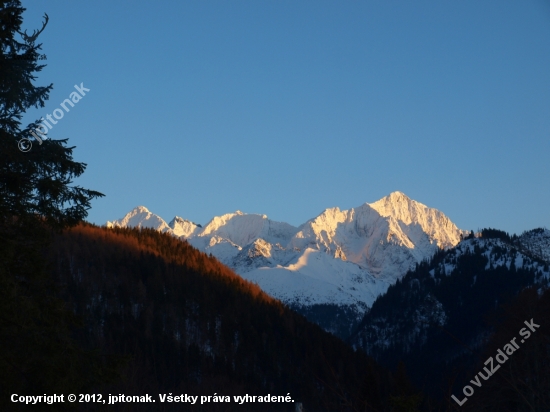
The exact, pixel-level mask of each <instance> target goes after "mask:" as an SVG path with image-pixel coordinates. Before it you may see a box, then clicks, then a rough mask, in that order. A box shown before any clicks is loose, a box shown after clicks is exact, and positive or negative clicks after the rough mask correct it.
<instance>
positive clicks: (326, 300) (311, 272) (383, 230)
mask: <svg viewBox="0 0 550 412" xmlns="http://www.w3.org/2000/svg"><path fill="white" fill-rule="evenodd" d="M107 226H108V227H148V228H155V229H157V230H159V231H161V232H166V233H171V234H172V235H174V236H177V237H180V238H183V239H186V240H187V241H188V242H189V243H190V244H192V245H193V246H195V247H196V248H198V249H199V250H202V251H204V252H206V253H212V255H214V256H216V257H217V258H218V259H219V260H220V261H221V262H222V263H224V264H226V265H227V266H229V267H231V268H232V269H234V270H235V271H236V272H237V273H239V274H240V275H241V276H242V277H243V278H245V279H248V280H250V281H252V282H255V283H257V284H258V285H259V286H260V287H261V288H262V289H263V290H264V291H265V292H267V293H268V294H270V295H271V296H274V297H276V298H278V299H280V300H282V301H283V302H286V303H288V304H290V305H292V306H293V307H294V308H295V309H297V310H299V311H302V312H303V313H305V314H308V316H310V318H311V319H313V318H315V319H317V322H319V324H321V325H323V326H324V327H325V328H326V329H327V330H330V331H333V332H334V331H335V327H334V325H335V324H336V323H342V322H343V323H345V324H346V328H345V329H349V328H350V327H353V325H354V324H355V323H356V322H357V321H358V320H359V319H360V318H361V317H362V315H363V314H364V312H365V310H366V308H367V307H369V306H370V305H371V304H372V302H374V300H375V299H376V297H377V296H379V295H380V294H381V293H383V292H385V291H386V290H387V288H388V286H389V285H391V284H393V283H394V282H395V281H396V280H397V279H399V278H401V277H402V276H403V275H404V274H405V273H406V272H407V270H409V269H410V268H412V267H414V265H416V264H417V263H419V262H421V261H422V260H423V259H427V258H429V257H431V256H432V255H433V254H434V253H435V252H436V251H438V250H440V249H446V248H449V247H453V246H454V245H456V244H457V243H458V242H459V241H460V239H461V236H463V235H464V234H465V232H464V231H462V230H460V229H458V228H457V227H456V225H454V224H453V223H452V222H451V221H450V220H449V218H447V217H446V216H445V215H444V214H443V213H441V212H440V211H438V210H436V209H432V208H429V207H427V206H425V205H423V204H421V203H419V202H416V201H414V200H412V199H410V198H408V197H407V196H406V195H404V194H403V193H401V192H394V193H391V194H390V195H389V196H387V197H385V198H383V199H380V200H379V201H377V202H375V203H372V204H368V203H365V204H363V205H361V206H359V207H357V208H352V209H349V210H340V209H339V208H331V209H326V210H325V211H324V212H322V213H321V214H320V215H318V216H317V217H315V218H313V219H311V220H309V221H307V222H305V223H304V224H302V225H300V226H299V227H294V226H291V225H289V224H287V223H283V222H275V221H272V220H270V219H268V218H267V216H265V215H256V214H245V213H242V212H240V211H237V212H235V213H229V214H226V215H223V216H217V217H214V218H213V219H212V220H211V221H210V222H209V223H208V224H206V225H205V226H204V227H201V226H199V225H197V224H195V223H192V222H190V221H187V220H185V219H182V218H179V217H175V218H174V219H173V220H172V221H171V222H170V224H166V222H165V221H164V220H163V219H162V218H160V217H159V216H157V215H154V214H153V213H151V212H149V211H148V210H147V209H146V208H144V207H142V206H140V207H138V208H136V209H134V210H132V211H131V212H130V213H128V214H127V215H126V216H125V217H124V218H122V219H120V220H117V221H114V222H108V223H107ZM316 307H322V308H323V309H322V312H323V313H324V315H323V316H318V315H319V314H317V315H313V313H314V312H315V308H316ZM327 308H332V309H330V310H328V309H327ZM342 311H344V312H345V313H347V314H348V315H347V316H344V317H342V316H341V313H342ZM330 313H332V314H330ZM338 313H340V314H338ZM322 319H325V320H324V321H323V320H322ZM335 322H336V323H335ZM331 325H332V326H331ZM336 329H338V327H336ZM339 336H343V337H345V334H344V335H342V334H341V333H339Z"/></svg>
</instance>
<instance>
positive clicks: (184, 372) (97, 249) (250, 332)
mask: <svg viewBox="0 0 550 412" xmlns="http://www.w3.org/2000/svg"><path fill="white" fill-rule="evenodd" d="M48 256H49V259H50V262H51V268H52V270H53V272H54V276H55V279H56V281H57V282H58V283H59V285H62V286H63V293H62V298H63V300H64V301H66V302H67V304H68V305H69V308H70V309H72V310H73V311H74V312H75V313H76V315H77V316H79V317H80V318H81V319H83V323H82V326H81V327H80V328H79V329H78V331H77V335H78V340H79V341H81V342H86V345H87V347H88V348H90V349H92V348H93V349H95V350H97V351H100V352H101V353H102V354H103V355H108V356H110V357H111V358H113V357H114V358H115V359H119V361H121V362H122V365H123V366H122V368H121V369H120V370H121V371H122V376H121V378H120V379H119V380H118V381H116V382H115V383H114V384H112V385H110V386H104V387H103V388H101V387H97V388H96V390H103V391H106V390H108V391H109V392H111V393H115V392H116V393H125V394H136V395H139V394H145V393H153V394H156V393H168V392H172V393H177V394H179V393H188V394H205V395H214V393H217V394H218V395H244V394H247V393H248V394H251V395H252V394H254V395H266V394H268V393H269V394H274V395H286V394H287V393H289V394H290V395H291V396H292V399H294V400H295V401H300V402H303V403H304V405H305V406H306V407H307V408H306V410H308V411H325V410H326V411H348V410H349V411H352V410H365V408H367V409H366V410H381V411H382V410H390V409H389V408H390V406H391V405H394V404H395V402H399V401H400V399H407V396H406V395H409V394H410V393H411V392H410V391H409V390H408V389H406V388H409V386H408V384H406V383H403V382H406V380H403V376H401V377H398V379H397V380H396V379H394V378H393V377H392V375H391V374H390V373H389V372H387V371H385V370H384V369H382V368H381V367H379V366H378V365H377V364H376V363H375V362H374V361H373V360H371V359H369V358H368V357H367V356H365V355H364V354H362V353H360V352H357V353H356V352H354V351H353V350H352V349H351V348H350V347H348V346H347V345H346V344H344V343H343V342H342V341H340V340H339V339H337V338H336V337H334V336H332V335H330V334H328V333H326V332H324V331H323V330H322V329H321V328H319V327H317V326H316V325H313V324H311V323H309V322H308V321H306V320H305V319H304V318H303V317H302V316H300V315H298V314H296V313H294V312H292V311H290V310H289V309H288V308H286V307H285V306H283V305H282V304H281V303H280V302H278V301H276V300H274V299H272V298H270V297H269V296H267V295H266V294H265V293H263V292H262V291H261V290H260V289H259V288H258V287H257V286H256V285H253V284H251V283H248V282H246V281H244V280H243V279H241V278H240V277H239V276H237V275H236V274H234V273H233V272H232V271H231V270H229V269H228V268H226V267H225V266H223V265H222V264H220V263H219V262H218V261H216V260H215V259H214V258H212V257H209V256H207V255H206V254H204V253H202V252H199V251H197V250H196V249H194V248H192V247H191V246H189V245H188V244H187V243H186V242H185V241H181V240H177V239H175V238H173V237H171V236H169V235H166V234H160V233H158V232H156V231H154V230H148V229H144V230H139V229H105V228H98V227H94V226H91V225H80V226H78V227H76V228H73V229H71V230H68V231H66V232H65V233H64V234H62V235H59V236H57V237H56V238H55V241H54V244H53V246H52V248H51V250H50V251H49V252H48ZM399 382H401V383H399ZM390 397H391V399H393V400H392V401H390ZM157 406H158V405H157ZM222 406H223V405H222ZM182 407H185V405H180V406H179V407H178V408H179V409H178V410H186V409H182ZM219 407H220V405H216V404H209V405H205V406H203V409H197V407H195V408H194V409H193V410H205V411H206V410H224V411H225V410H233V409H227V408H228V406H227V405H225V406H223V408H221V409H216V408H219ZM232 407H235V406H234V405H233V406H232ZM224 408H225V409H224ZM145 409H146V407H145ZM121 410H122V409H121ZM127 410H139V408H138V407H137V406H136V405H132V407H131V408H130V409H127ZM155 410H158V409H155ZM236 410H251V411H257V410H259V409H258V405H255V404H249V405H248V406H247V405H242V406H239V407H238V409H236ZM261 410H278V411H279V410H280V411H287V410H293V405H291V404H283V405H280V404H271V405H267V406H266V405H262V406H261Z"/></svg>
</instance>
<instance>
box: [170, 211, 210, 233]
mask: <svg viewBox="0 0 550 412" xmlns="http://www.w3.org/2000/svg"><path fill="white" fill-rule="evenodd" d="M168 226H170V228H171V229H172V231H173V233H174V235H175V236H179V237H184V238H188V237H190V236H193V235H194V234H195V233H196V232H198V231H199V229H200V228H201V227H202V226H201V225H198V224H196V223H194V222H191V221H190V220H187V219H183V218H181V217H179V216H175V217H174V218H173V219H172V220H171V221H170V223H168Z"/></svg>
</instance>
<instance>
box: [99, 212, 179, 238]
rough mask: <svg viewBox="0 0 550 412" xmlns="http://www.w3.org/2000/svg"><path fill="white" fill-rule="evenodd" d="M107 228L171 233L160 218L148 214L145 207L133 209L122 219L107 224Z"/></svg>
mask: <svg viewBox="0 0 550 412" xmlns="http://www.w3.org/2000/svg"><path fill="white" fill-rule="evenodd" d="M107 227H143V228H151V229H156V230H158V231H160V232H171V231H172V229H171V228H170V227H169V226H168V225H167V224H166V222H165V221H164V220H163V219H162V218H161V217H160V216H158V215H155V214H154V213H151V212H149V209H147V208H146V207H145V206H138V207H135V208H134V209H132V210H131V211H130V212H128V213H127V214H126V216H124V217H123V218H122V219H118V220H115V221H113V222H107Z"/></svg>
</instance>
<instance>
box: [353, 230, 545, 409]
mask: <svg viewBox="0 0 550 412" xmlns="http://www.w3.org/2000/svg"><path fill="white" fill-rule="evenodd" d="M547 233H548V231H546V230H544V229H535V230H532V231H529V232H525V233H524V234H523V235H521V236H509V235H507V234H506V233H504V232H501V231H498V230H494V229H488V230H482V231H481V233H480V234H478V237H475V238H469V239H467V240H464V241H462V242H461V243H460V244H459V245H457V246H456V247H455V248H452V249H449V250H445V251H440V252H438V253H437V254H436V255H434V257H433V258H432V259H430V260H429V261H425V262H422V263H421V264H419V265H418V266H417V267H416V268H415V269H414V270H412V271H410V272H409V273H407V274H406V275H405V276H404V277H403V278H402V279H401V280H399V281H398V282H397V283H396V284H395V285H393V286H391V287H390V288H389V289H388V291H387V293H386V294H385V295H383V296H380V297H379V298H378V299H377V301H376V302H375V303H374V304H373V305H372V307H371V308H370V309H369V310H368V311H367V313H366V315H365V317H364V318H363V320H362V321H361V323H360V325H359V327H358V328H357V330H356V331H355V333H354V334H353V336H352V337H351V339H350V342H351V343H352V344H353V345H354V346H355V347H356V348H360V349H363V350H364V351H365V352H366V353H368V354H370V355H371V356H374V357H375V358H376V359H377V360H379V361H380V362H382V363H383V364H384V365H385V366H388V367H395V366H396V365H397V363H398V362H399V361H400V360H403V361H404V362H405V364H406V366H407V370H409V371H411V376H412V377H413V378H414V379H415V381H416V383H417V385H418V386H419V387H424V388H429V391H430V392H431V393H432V394H433V395H436V396H437V397H441V396H442V394H444V393H445V392H446V391H448V390H450V389H453V390H454V393H457V394H460V393H461V391H462V387H463V386H464V385H465V384H468V381H469V379H471V378H472V377H473V376H474V375H475V373H477V371H473V370H472V368H474V366H475V365H476V362H479V361H480V360H483V361H484V360H486V359H487V357H488V356H489V355H487V357H485V358H483V359H480V356H481V354H482V353H484V349H485V347H486V341H487V339H488V338H489V337H490V336H491V333H492V332H493V329H494V326H495V325H494V324H491V319H493V320H494V319H498V318H499V317H504V318H507V319H510V320H511V319H512V318H514V319H515V317H514V316H515V315H513V314H512V316H511V314H510V313H505V314H504V315H503V314H502V313H501V312H499V311H502V309H499V308H502V307H506V305H508V304H510V302H513V301H514V300H515V299H516V297H517V296H518V295H519V294H521V293H522V291H524V289H525V288H528V287H531V288H533V290H534V291H535V294H536V293H538V294H539V295H541V294H542V293H543V292H544V291H546V290H548V288H549V286H550V269H549V264H550V261H549V260H545V259H544V257H545V256H547V255H548V252H549V251H550V243H549V242H548V239H549V237H547ZM546 294H548V292H547V293H546ZM499 313H500V314H499ZM516 320H517V319H516ZM523 320H525V319H522V320H521V322H523ZM539 321H540V322H541V324H544V327H545V328H550V321H549V318H548V316H547V315H544V316H540V319H539ZM488 322H489V324H488ZM521 322H520V323H521ZM493 323H494V322H493ZM497 323H498V322H497ZM518 330H519V329H517V330H512V331H510V339H511V338H512V337H514V335H516V336H517V332H518ZM505 343H507V342H503V343H502V344H501V346H503V345H504V344H505ZM545 356H547V357H548V358H550V352H548V353H547V355H545ZM541 362H542V360H541ZM545 362H548V359H546V360H545ZM480 369H482V367H481V368H480ZM472 373H473V375H472ZM470 375H471V376H470ZM535 375H536V373H535ZM436 382H437V383H438V384H435V383H436ZM461 398H462V397H461ZM517 410H520V409H517Z"/></svg>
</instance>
